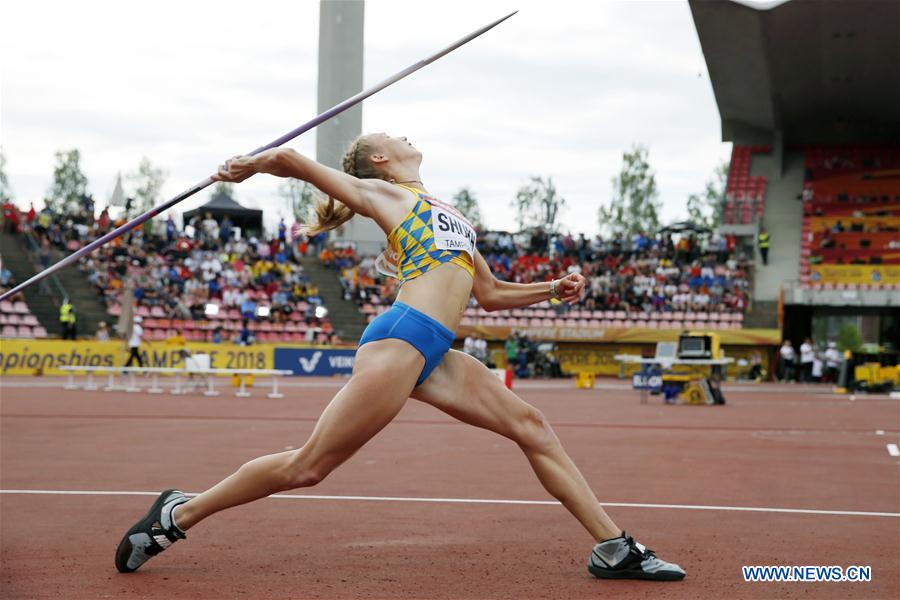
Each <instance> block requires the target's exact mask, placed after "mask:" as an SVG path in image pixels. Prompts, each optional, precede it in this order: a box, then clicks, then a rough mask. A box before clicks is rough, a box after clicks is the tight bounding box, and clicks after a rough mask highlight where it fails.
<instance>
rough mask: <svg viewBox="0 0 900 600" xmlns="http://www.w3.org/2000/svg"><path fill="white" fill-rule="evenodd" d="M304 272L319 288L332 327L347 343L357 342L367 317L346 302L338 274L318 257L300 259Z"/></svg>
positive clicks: (357, 308) (351, 303)
mask: <svg viewBox="0 0 900 600" xmlns="http://www.w3.org/2000/svg"><path fill="white" fill-rule="evenodd" d="M300 264H301V265H303V271H304V272H305V273H306V275H307V276H309V278H310V280H311V281H312V282H313V283H314V284H315V285H316V287H318V288H319V295H320V296H322V300H323V301H324V302H325V307H326V308H328V320H329V321H330V322H331V326H332V327H334V330H335V331H336V332H337V334H338V336H340V338H341V340H343V341H345V342H356V341H357V340H359V337H360V336H361V335H362V332H363V330H364V329H365V328H366V316H365V315H363V314H362V313H361V312H359V307H358V306H356V304H355V303H353V302H351V301H348V300H344V288H343V287H341V282H340V280H339V279H338V276H337V273H336V272H334V271H332V270H331V269H329V268H328V267H326V266H325V265H323V264H322V263H321V262H320V261H319V259H318V257H315V256H304V257H301V258H300Z"/></svg>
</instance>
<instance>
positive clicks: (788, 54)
mask: <svg viewBox="0 0 900 600" xmlns="http://www.w3.org/2000/svg"><path fill="white" fill-rule="evenodd" d="M689 4H690V7H691V12H692V13H693V16H694V23H695V25H696V27H697V34H698V36H699V38H700V46H701V47H702V49H703V54H704V56H705V57H706V64H707V67H708V70H709V76H710V80H711V82H712V87H713V93H714V94H715V97H716V102H717V104H718V106H719V114H720V115H721V117H722V139H723V140H726V141H738V142H742V143H767V142H770V141H772V140H773V139H775V138H776V137H777V138H780V139H781V141H782V142H784V143H813V142H832V141H833V142H841V141H848V142H864V141H887V140H896V139H897V138H900V2H898V1H897V0H853V1H850V0H843V1H842V0H790V1H782V2H754V3H751V2H749V1H747V0H741V1H739V0H733V1H722V0H689Z"/></svg>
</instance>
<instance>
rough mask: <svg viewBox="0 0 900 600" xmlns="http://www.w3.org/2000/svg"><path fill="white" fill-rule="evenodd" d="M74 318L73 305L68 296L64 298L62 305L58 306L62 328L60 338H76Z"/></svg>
mask: <svg viewBox="0 0 900 600" xmlns="http://www.w3.org/2000/svg"><path fill="white" fill-rule="evenodd" d="M75 320H76V317H75V306H74V305H73V304H72V303H71V302H69V299H68V298H64V299H63V303H62V306H60V307H59V322H60V324H61V325H62V329H63V335H62V339H64V340H74V339H76V330H75Z"/></svg>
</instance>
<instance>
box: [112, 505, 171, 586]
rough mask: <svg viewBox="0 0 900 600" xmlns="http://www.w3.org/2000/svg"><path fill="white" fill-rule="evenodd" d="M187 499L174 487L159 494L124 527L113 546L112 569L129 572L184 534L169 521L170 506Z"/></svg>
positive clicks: (135, 569)
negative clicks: (133, 522)
mask: <svg viewBox="0 0 900 600" xmlns="http://www.w3.org/2000/svg"><path fill="white" fill-rule="evenodd" d="M187 501H188V498H187V496H185V495H184V494H183V493H182V492H180V491H178V490H166V491H164V492H163V493H162V494H160V495H159V498H157V499H156V502H154V503H153V506H151V507H150V511H149V512H148V513H147V514H146V515H145V516H144V518H143V519H141V520H140V521H138V522H137V523H135V524H134V526H133V527H132V528H131V529H129V530H128V533H126V534H125V537H123V538H122V541H121V542H119V547H118V548H117V549H116V569H118V570H119V572H120V573H132V572H134V571H137V569H138V567H140V566H141V565H142V564H144V563H145V562H147V561H148V560H150V559H151V558H152V557H154V556H156V555H157V554H159V553H160V552H162V551H163V550H165V549H166V548H168V547H169V546H171V545H172V544H174V543H175V542H177V541H178V540H183V539H184V538H185V537H186V536H185V534H184V532H183V531H182V530H180V529H179V528H178V526H177V525H175V523H174V522H173V521H172V509H173V508H175V507H176V506H178V505H179V504H184V503H185V502H187Z"/></svg>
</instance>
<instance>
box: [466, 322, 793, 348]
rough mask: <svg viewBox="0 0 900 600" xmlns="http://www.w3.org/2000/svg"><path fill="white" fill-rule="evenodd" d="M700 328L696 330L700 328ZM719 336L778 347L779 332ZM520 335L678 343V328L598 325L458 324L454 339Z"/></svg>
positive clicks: (732, 331) (734, 342)
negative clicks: (511, 325) (619, 327)
mask: <svg viewBox="0 0 900 600" xmlns="http://www.w3.org/2000/svg"><path fill="white" fill-rule="evenodd" d="M703 329H704V328H703V327H701V328H699V329H698V330H699V331H702V330H703ZM712 331H715V332H716V333H717V334H718V335H719V339H720V340H721V343H722V344H723V345H737V346H743V345H746V346H778V345H780V344H781V332H780V331H779V330H778V329H723V330H712ZM513 334H521V335H525V336H526V337H528V338H529V339H532V340H546V341H556V342H604V343H616V344H632V343H641V344H649V343H653V344H655V343H656V342H677V341H678V336H679V335H681V330H680V329H643V328H637V327H631V328H628V329H624V328H621V329H611V328H609V329H606V328H601V327H500V326H484V325H461V326H460V327H459V328H458V330H457V334H456V338H457V339H463V338H465V337H466V336H469V335H479V336H481V337H484V338H485V339H489V340H505V339H507V338H508V337H509V336H510V335H513Z"/></svg>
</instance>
